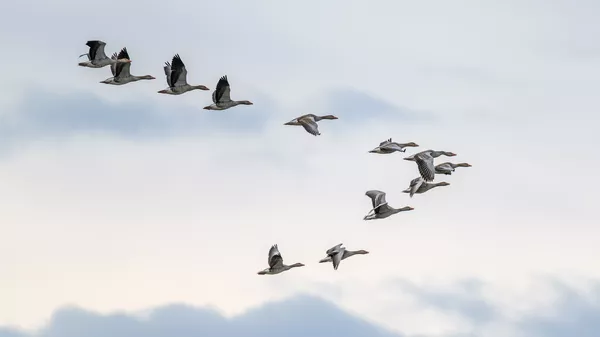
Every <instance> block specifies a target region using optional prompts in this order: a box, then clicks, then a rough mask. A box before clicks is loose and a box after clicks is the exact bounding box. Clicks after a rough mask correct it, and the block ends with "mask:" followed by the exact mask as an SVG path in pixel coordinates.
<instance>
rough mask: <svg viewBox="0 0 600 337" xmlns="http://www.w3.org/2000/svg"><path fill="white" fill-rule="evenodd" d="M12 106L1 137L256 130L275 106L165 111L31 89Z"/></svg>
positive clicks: (264, 101)
mask: <svg viewBox="0 0 600 337" xmlns="http://www.w3.org/2000/svg"><path fill="white" fill-rule="evenodd" d="M29 95H30V96H27V97H26V98H25V99H24V100H23V101H22V102H21V104H20V105H19V106H18V107H17V109H16V111H15V112H13V113H12V114H8V115H4V116H3V119H2V120H1V121H0V134H2V135H3V137H5V138H7V137H8V138H15V139H20V138H21V139H22V138H36V137H44V136H68V135H70V134H73V133H78V132H94V131H98V132H109V133H114V134H117V135H119V136H123V137H156V136H159V137H160V136H163V137H164V136H171V135H173V134H175V133H176V132H177V133H178V134H180V133H182V132H183V133H186V132H187V133H193V132H200V131H201V132H211V131H228V130H234V131H235V132H245V131H251V132H259V131H261V130H262V128H263V127H264V126H265V121H266V119H267V118H268V116H269V115H270V114H271V112H272V111H274V110H275V109H274V107H273V106H272V103H271V102H270V101H269V100H268V99H264V98H263V99H262V100H261V105H260V106H258V105H257V106H250V107H244V108H245V109H243V111H242V109H237V110H236V109H231V110H228V111H227V113H222V112H219V113H214V112H207V111H205V110H202V107H201V106H199V107H198V108H197V109H196V108H191V107H186V106H183V105H177V104H174V105H173V108H172V109H169V111H164V110H161V109H159V108H157V107H156V106H154V105H153V104H152V103H150V102H143V101H136V102H128V103H123V104H113V103H109V102H106V101H104V100H102V99H101V98H99V97H97V96H95V95H93V94H89V93H77V94H65V95H56V94H51V93H48V92H46V91H44V90H41V89H35V90H32V91H30V93H29Z"/></svg>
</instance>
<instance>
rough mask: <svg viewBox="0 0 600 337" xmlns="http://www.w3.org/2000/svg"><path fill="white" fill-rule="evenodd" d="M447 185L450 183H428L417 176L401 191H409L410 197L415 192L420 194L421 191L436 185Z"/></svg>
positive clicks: (423, 191)
mask: <svg viewBox="0 0 600 337" xmlns="http://www.w3.org/2000/svg"><path fill="white" fill-rule="evenodd" d="M448 185H450V183H447V182H445V181H442V182H439V183H435V184H434V183H428V182H426V181H424V180H423V178H422V177H418V178H415V179H413V180H412V181H411V182H410V186H409V187H408V188H407V189H405V190H404V191H402V192H404V193H409V194H410V197H411V198H412V197H413V195H415V194H422V193H425V192H427V191H429V190H430V189H432V188H435V187H438V186H448Z"/></svg>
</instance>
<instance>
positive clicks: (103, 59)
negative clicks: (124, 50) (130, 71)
mask: <svg viewBox="0 0 600 337" xmlns="http://www.w3.org/2000/svg"><path fill="white" fill-rule="evenodd" d="M85 45H86V46H88V47H90V50H89V51H88V52H87V53H85V54H81V55H79V57H82V56H87V57H88V60H87V61H86V62H80V63H79V65H80V66H82V67H88V68H102V67H105V66H107V65H109V64H110V65H112V64H115V63H119V64H121V63H130V62H131V60H130V59H128V58H127V59H123V58H119V59H114V58H108V57H107V56H106V54H105V53H104V46H106V42H104V41H99V40H91V41H88V42H87V43H86V44H85Z"/></svg>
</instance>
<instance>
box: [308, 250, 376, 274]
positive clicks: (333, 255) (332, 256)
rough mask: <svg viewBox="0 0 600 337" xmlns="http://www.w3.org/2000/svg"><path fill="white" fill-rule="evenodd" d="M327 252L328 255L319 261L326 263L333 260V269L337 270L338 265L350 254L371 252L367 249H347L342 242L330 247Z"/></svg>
mask: <svg viewBox="0 0 600 337" xmlns="http://www.w3.org/2000/svg"><path fill="white" fill-rule="evenodd" d="M325 254H327V257H326V258H324V259H321V260H320V261H319V263H325V262H332V263H333V269H334V270H337V269H338V266H339V265H340V262H341V261H342V260H344V259H347V258H349V257H350V256H354V255H357V254H369V252H367V251H366V250H362V249H361V250H355V251H352V250H347V249H346V248H345V247H342V244H341V243H340V244H339V245H337V246H334V247H332V248H330V249H328V250H327V251H326V252H325Z"/></svg>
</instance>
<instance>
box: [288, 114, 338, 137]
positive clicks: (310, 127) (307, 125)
mask: <svg viewBox="0 0 600 337" xmlns="http://www.w3.org/2000/svg"><path fill="white" fill-rule="evenodd" d="M323 119H332V120H333V119H338V118H337V117H336V116H334V115H325V116H317V115H313V114H306V115H302V116H300V117H297V118H294V119H292V120H291V121H289V122H287V123H285V124H284V125H301V126H302V127H304V130H306V132H308V133H310V134H311V135H313V136H319V135H320V134H321V133H320V132H319V125H318V124H317V122H318V121H320V120H323Z"/></svg>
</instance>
